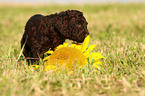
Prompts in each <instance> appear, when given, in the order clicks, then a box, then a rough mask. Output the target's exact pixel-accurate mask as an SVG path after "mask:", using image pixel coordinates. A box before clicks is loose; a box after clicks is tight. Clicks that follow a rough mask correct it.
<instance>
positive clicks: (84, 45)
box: [82, 35, 90, 52]
mask: <svg viewBox="0 0 145 96" xmlns="http://www.w3.org/2000/svg"><path fill="white" fill-rule="evenodd" d="M89 40H90V36H89V35H88V36H87V37H86V38H85V40H84V42H83V46H82V52H84V51H85V50H86V49H87V47H88V45H89Z"/></svg>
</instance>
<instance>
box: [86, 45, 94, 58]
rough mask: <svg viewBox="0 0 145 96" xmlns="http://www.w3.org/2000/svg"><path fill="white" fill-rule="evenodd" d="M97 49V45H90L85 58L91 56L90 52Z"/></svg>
mask: <svg viewBox="0 0 145 96" xmlns="http://www.w3.org/2000/svg"><path fill="white" fill-rule="evenodd" d="M95 47H96V45H90V46H89V48H88V49H87V51H86V52H85V53H84V55H85V56H89V54H90V52H91V51H92V50H93V49H94V48H95Z"/></svg>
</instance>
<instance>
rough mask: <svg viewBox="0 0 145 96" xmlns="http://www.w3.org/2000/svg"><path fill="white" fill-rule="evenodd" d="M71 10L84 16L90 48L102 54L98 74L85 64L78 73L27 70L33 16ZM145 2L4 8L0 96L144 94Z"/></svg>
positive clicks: (0, 32) (0, 25) (1, 10)
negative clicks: (24, 44)
mask: <svg viewBox="0 0 145 96" xmlns="http://www.w3.org/2000/svg"><path fill="white" fill-rule="evenodd" d="M66 9H78V10H81V11H83V12H84V15H85V17H86V18H87V21H88V23H89V25H88V29H89V31H90V33H91V41H90V43H91V44H97V47H96V49H97V50H96V51H98V52H100V53H102V54H103V55H104V56H105V59H102V60H101V61H102V63H103V65H104V66H103V67H102V69H101V70H99V71H98V72H95V71H94V69H93V68H90V67H89V66H86V68H85V69H84V70H81V69H80V70H78V71H77V72H76V73H74V74H71V75H69V74H64V73H57V74H56V73H54V72H44V71H43V62H40V64H41V65H42V67H41V68H40V69H38V70H35V71H33V70H32V71H29V72H26V71H25V69H27V68H28V66H27V64H26V62H25V60H20V61H17V59H18V57H19V55H20V53H21V48H20V40H21V37H22V34H23V30H24V26H25V23H26V21H27V20H28V19H29V18H30V16H32V15H34V14H36V13H42V14H44V15H46V14H50V13H55V12H59V11H62V10H66ZM144 10H145V4H101V5H99V4H98V5H61V6H58V5H45V6H1V7H0V14H1V15H0V21H1V22H0V95H1V96H32V95H34V96H40V95H42V96H43V95H44V96H45V95H58V96H59V95H66V96H67V95H68V96H74V95H76V96H77V95H79V96H90V95H91V96H96V95H101V96H102V95H103V96H105V95H107V96H108V95H111V96H112V95H114V96H117V95H125V96H130V95H133V96H138V95H140V96H144V95H145V91H144V90H145V55H144V54H145V13H144Z"/></svg>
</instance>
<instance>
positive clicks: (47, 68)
mask: <svg viewBox="0 0 145 96" xmlns="http://www.w3.org/2000/svg"><path fill="white" fill-rule="evenodd" d="M55 68H57V66H54V65H47V66H45V69H44V71H50V70H53V69H55Z"/></svg>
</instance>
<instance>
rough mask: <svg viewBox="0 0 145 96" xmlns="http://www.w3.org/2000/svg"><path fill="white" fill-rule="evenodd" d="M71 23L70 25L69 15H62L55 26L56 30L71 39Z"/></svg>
mask: <svg viewBox="0 0 145 96" xmlns="http://www.w3.org/2000/svg"><path fill="white" fill-rule="evenodd" d="M68 27H69V23H68V17H67V15H61V16H59V17H58V20H57V22H56V24H55V26H54V29H55V30H56V31H57V32H58V33H59V34H60V35H63V36H64V37H66V38H68V37H69V33H68V32H69V30H68V29H69V28H68Z"/></svg>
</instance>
